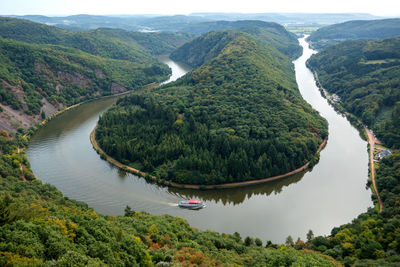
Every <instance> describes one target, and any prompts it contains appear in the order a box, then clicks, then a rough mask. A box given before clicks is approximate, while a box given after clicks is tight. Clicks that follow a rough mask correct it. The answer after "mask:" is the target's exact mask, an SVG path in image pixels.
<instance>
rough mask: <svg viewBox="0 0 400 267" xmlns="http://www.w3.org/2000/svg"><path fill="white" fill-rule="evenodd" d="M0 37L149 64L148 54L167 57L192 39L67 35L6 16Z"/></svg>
mask: <svg viewBox="0 0 400 267" xmlns="http://www.w3.org/2000/svg"><path fill="white" fill-rule="evenodd" d="M0 36H1V37H3V38H8V39H14V40H17V41H22V42H28V43H35V44H55V45H62V46H68V47H73V48H76V49H79V50H82V51H84V52H87V53H89V54H93V55H97V56H101V57H109V58H114V59H123V60H130V61H134V62H138V63H144V62H148V61H149V59H150V58H151V57H150V56H149V54H153V55H160V54H169V53H171V52H172V51H173V50H175V49H176V48H177V47H179V46H181V45H182V44H183V43H185V42H186V41H188V40H190V39H192V35H191V34H188V33H165V32H149V33H143V32H131V31H126V30H121V29H109V28H100V29H96V30H92V31H88V32H70V31H67V30H64V29H60V28H57V27H54V26H48V25H45V24H40V23H35V22H31V21H28V20H21V19H15V18H7V17H4V18H3V17H0ZM153 60H154V59H153Z"/></svg>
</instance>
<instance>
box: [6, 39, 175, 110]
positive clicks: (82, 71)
mask: <svg viewBox="0 0 400 267" xmlns="http://www.w3.org/2000/svg"><path fill="white" fill-rule="evenodd" d="M169 73H170V69H169V68H168V66H167V65H165V64H162V63H157V62H155V61H153V60H151V59H150V60H148V61H147V62H145V63H142V64H139V63H134V62H131V61H126V60H115V59H110V58H101V57H98V56H93V55H90V54H87V53H84V52H82V51H79V50H76V49H72V48H66V47H62V46H54V45H33V44H27V43H23V42H17V41H14V40H8V39H2V38H0V102H1V104H2V105H4V106H11V107H12V109H14V110H23V111H24V112H25V113H26V114H27V115H33V116H36V115H39V114H40V113H41V112H42V111H43V115H42V116H43V117H44V116H48V115H50V114H49V113H48V112H47V111H48V110H57V109H60V108H62V107H64V106H69V105H72V104H75V103H77V102H80V101H83V100H85V99H90V98H93V97H95V96H101V95H110V94H115V93H120V92H124V91H127V90H132V89H137V88H140V87H141V86H143V85H145V84H148V83H151V82H159V81H161V80H164V79H166V78H167V76H168V74H169ZM44 105H47V106H44ZM48 106H51V107H52V109H47V108H48ZM43 107H46V109H43ZM46 112H47V114H46Z"/></svg>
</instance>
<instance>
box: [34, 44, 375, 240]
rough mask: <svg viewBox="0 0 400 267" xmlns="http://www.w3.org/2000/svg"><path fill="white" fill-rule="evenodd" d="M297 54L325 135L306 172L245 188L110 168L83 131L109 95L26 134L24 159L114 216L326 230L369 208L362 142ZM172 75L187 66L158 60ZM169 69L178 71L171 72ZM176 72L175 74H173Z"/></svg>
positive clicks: (278, 233)
mask: <svg viewBox="0 0 400 267" xmlns="http://www.w3.org/2000/svg"><path fill="white" fill-rule="evenodd" d="M300 42H301V45H302V46H303V47H304V54H303V56H302V57H300V58H299V59H298V60H296V61H295V62H294V64H295V67H296V78H297V81H298V84H299V89H300V91H301V93H302V95H303V97H304V98H305V99H306V100H307V101H308V102H309V103H310V104H311V105H312V106H313V107H314V108H315V109H317V110H318V111H320V113H321V115H322V116H324V117H325V118H326V119H327V120H328V122H329V141H328V144H327V146H326V148H325V149H324V150H323V151H322V153H321V160H320V162H319V163H318V164H317V165H316V166H315V167H314V169H313V170H312V171H310V172H307V173H303V174H301V175H297V176H293V177H290V178H287V179H284V180H281V181H277V182H272V183H268V184H264V185H257V186H251V187H246V188H238V189H229V190H218V191H193V190H180V189H174V188H167V187H160V186H158V185H154V184H149V183H147V182H146V181H145V180H144V179H142V178H138V177H136V176H134V175H132V174H127V173H125V172H123V171H120V170H118V169H117V168H115V167H113V166H112V165H110V164H109V163H107V162H106V161H103V160H101V159H100V157H99V156H98V155H97V154H96V152H95V151H94V150H93V148H92V146H91V144H90V141H89V133H90V132H91V131H92V129H93V128H94V127H95V125H96V122H97V120H98V117H99V115H100V114H101V113H102V112H104V111H105V110H106V109H107V108H109V107H110V105H112V104H113V103H114V102H115V101H116V100H115V99H106V100H99V101H95V102H92V103H88V104H85V105H82V106H80V107H78V108H76V109H74V110H71V111H69V112H66V113H64V114H63V115H61V116H59V117H58V118H56V119H54V120H53V121H51V122H50V123H49V124H48V125H47V126H46V127H44V128H42V129H41V130H40V131H39V132H38V133H37V134H36V135H35V136H34V137H33V138H32V140H31V143H30V145H29V148H28V157H29V160H30V163H31V165H32V169H33V171H34V173H35V175H36V176H37V177H38V178H39V179H41V180H42V181H43V182H45V183H50V184H52V185H55V186H56V187H57V188H58V189H59V190H61V191H62V192H63V193H64V194H65V195H66V196H68V197H70V198H74V199H77V200H81V201H84V202H86V203H88V204H89V205H90V206H91V207H93V208H94V209H95V210H96V211H98V212H101V213H103V214H110V215H113V214H122V213H123V209H124V208H125V206H126V205H130V206H131V207H132V208H133V209H135V210H142V211H147V212H150V213H153V214H165V213H168V214H171V215H174V216H181V217H183V218H186V219H187V220H188V221H189V223H190V224H191V225H193V226H195V227H197V228H200V229H203V230H206V229H212V230H216V231H218V232H224V233H233V232H235V231H237V232H239V233H240V234H241V235H242V236H243V237H245V236H257V237H260V238H262V239H263V240H272V241H274V242H283V241H284V240H285V238H286V237H287V236H288V235H292V237H293V238H297V237H301V238H305V234H306V233H307V231H308V230H309V229H312V230H313V231H314V233H315V234H318V235H320V234H322V235H326V234H329V233H330V230H331V229H332V228H333V227H334V226H339V225H341V224H344V223H348V222H350V221H351V220H352V219H353V218H354V217H356V216H357V215H358V214H360V213H361V212H364V211H366V210H367V208H368V207H369V206H371V204H372V202H371V200H370V191H367V190H366V189H365V183H366V181H367V177H368V171H367V167H368V154H367V143H366V142H364V141H363V140H362V139H361V138H360V137H359V134H358V132H357V131H356V130H355V129H354V128H353V127H352V126H351V125H350V124H349V123H348V122H347V120H346V119H345V118H343V117H342V116H340V115H338V114H337V113H336V112H335V111H334V110H333V109H332V108H331V107H330V106H329V105H328V104H327V102H326V100H325V99H324V98H322V97H321V95H320V93H319V91H318V88H317V87H316V86H315V82H314V79H313V76H312V74H311V73H310V71H309V70H308V69H307V68H306V67H305V61H306V60H307V59H308V58H309V57H310V56H311V54H312V53H314V51H312V50H310V49H309V48H308V46H307V45H306V43H305V41H304V39H301V40H300ZM166 63H167V64H169V65H170V66H171V67H172V68H173V71H174V76H173V79H175V78H177V76H179V75H182V74H184V73H185V72H186V71H187V70H185V69H183V68H182V67H181V66H180V65H177V64H175V63H174V62H172V61H166ZM177 73H180V74H179V75H178V74H177ZM175 74H177V75H175ZM186 198H199V199H202V200H204V201H205V202H206V204H207V208H205V209H202V210H199V211H190V210H183V209H180V208H178V207H177V206H176V203H178V201H180V200H182V199H186Z"/></svg>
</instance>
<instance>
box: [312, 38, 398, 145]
mask: <svg viewBox="0 0 400 267" xmlns="http://www.w3.org/2000/svg"><path fill="white" fill-rule="evenodd" d="M308 65H309V66H310V67H311V68H312V69H313V70H315V71H316V72H317V73H318V77H319V80H320V82H321V85H322V86H323V87H324V88H325V89H326V90H328V92H330V93H335V94H337V95H339V96H340V99H341V104H342V105H343V107H344V108H345V109H346V110H347V111H349V112H352V113H353V114H355V115H356V116H357V117H359V118H361V120H362V121H363V122H364V123H365V124H367V125H368V126H369V127H371V128H373V129H374V130H375V132H376V134H377V136H378V138H379V139H381V140H382V141H383V142H384V143H385V144H386V145H389V146H392V147H395V148H400V38H391V39H385V40H377V41H367V40H357V41H345V42H342V43H340V44H337V45H334V46H330V47H327V48H326V49H324V50H323V51H321V52H320V53H318V54H316V55H313V56H312V57H311V59H310V60H309V61H308Z"/></svg>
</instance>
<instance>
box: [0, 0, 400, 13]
mask: <svg viewBox="0 0 400 267" xmlns="http://www.w3.org/2000/svg"><path fill="white" fill-rule="evenodd" d="M54 2H55V1H51V0H37V1H31V0H14V1H8V2H3V3H1V4H0V15H44V16H71V15H81V14H87V15H104V16H111V15H112V16H115V15H118V16H130V15H161V16H163V15H190V14H193V13H238V14H239V13H240V14H261V13H297V14H300V13H305V14H310V13H314V14H338V13H340V14H346V13H363V14H371V15H375V16H384V17H395V16H399V15H400V2H399V1H398V0H381V1H379V2H378V3H377V2H376V1H371V0H364V1H359V0H357V1H347V0H336V1H334V2H333V1H332V2H325V1H320V0H303V1H293V0H281V1H277V2H267V1H265V2H260V1H258V0H247V1H246V2H245V3H243V1H237V0H232V1H227V0H222V1H213V0H203V1H200V2H196V3H193V2H192V3H189V4H188V1H182V0H170V1H161V0H149V1H144V2H140V3H137V2H136V1H125V0H114V1H112V2H110V1H104V0H98V1H94V0H87V1H80V0H69V1H65V0H61V1H56V2H57V4H54Z"/></svg>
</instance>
